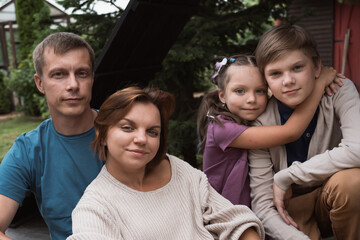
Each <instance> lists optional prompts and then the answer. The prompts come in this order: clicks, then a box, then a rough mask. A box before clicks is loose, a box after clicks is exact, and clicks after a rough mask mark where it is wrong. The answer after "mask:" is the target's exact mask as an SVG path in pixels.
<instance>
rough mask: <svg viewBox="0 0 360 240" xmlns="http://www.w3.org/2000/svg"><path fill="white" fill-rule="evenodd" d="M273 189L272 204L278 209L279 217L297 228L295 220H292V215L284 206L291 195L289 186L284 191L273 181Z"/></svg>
mask: <svg viewBox="0 0 360 240" xmlns="http://www.w3.org/2000/svg"><path fill="white" fill-rule="evenodd" d="M273 190H274V205H275V207H276V209H277V210H278V212H279V214H280V216H281V218H282V219H283V220H284V222H285V223H286V224H287V225H293V226H294V227H296V228H297V224H296V222H295V221H294V219H292V217H290V215H289V213H288V211H287V210H286V206H287V204H288V202H289V200H290V199H291V196H292V191H291V188H289V189H287V190H286V191H284V190H282V189H281V188H279V187H278V185H276V183H275V182H274V183H273Z"/></svg>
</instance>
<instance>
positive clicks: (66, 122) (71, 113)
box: [0, 32, 103, 239]
mask: <svg viewBox="0 0 360 240" xmlns="http://www.w3.org/2000/svg"><path fill="white" fill-rule="evenodd" d="M94 59H95V57H94V51H93V50H92V48H91V47H90V46H89V44H88V43H86V41H84V40H83V39H82V38H81V37H79V36H77V35H75V34H72V33H65V32H63V33H54V34H52V35H50V36H48V37H46V38H45V39H44V40H43V41H42V42H41V43H40V44H39V45H38V46H37V47H36V48H35V50H34V52H33V61H34V67H35V70H36V74H35V76H34V79H35V83H36V86H37V88H38V90H39V91H40V92H42V93H43V94H45V96H46V100H47V104H48V107H49V111H50V114H51V119H48V120H45V121H44V122H42V123H41V124H40V125H39V126H38V127H37V128H36V129H34V130H32V131H30V132H29V133H25V134H23V135H21V136H19V137H18V138H17V139H16V141H15V142H14V144H13V146H12V148H11V149H10V150H9V152H8V153H7V154H6V156H5V157H4V159H3V161H2V163H1V165H0V213H1V214H0V239H3V238H4V239H9V238H7V237H6V236H5V235H4V234H3V233H4V232H5V230H6V228H7V227H8V225H9V224H10V222H11V221H12V219H13V217H14V215H15V213H16V211H17V209H18V207H19V205H20V204H21V203H22V201H23V199H24V197H25V193H26V192H27V191H28V190H30V191H32V192H33V193H34V195H35V198H36V201H37V205H38V207H39V210H40V213H41V214H42V216H43V218H44V220H45V222H46V224H47V226H48V227H49V231H50V237H51V238H52V239H66V237H67V236H69V235H70V234H71V233H72V230H71V212H72V210H73V209H74V208H75V205H76V204H77V202H78V201H79V199H80V197H81V196H82V194H83V192H84V190H85V188H86V187H87V185H88V184H89V183H90V182H91V181H92V180H93V179H94V178H95V177H96V176H97V174H98V173H99V171H100V169H101V167H102V165H103V163H102V162H101V161H100V160H99V158H98V157H97V156H95V155H94V153H93V151H92V150H91V149H90V145H91V142H92V140H93V139H94V136H95V132H94V127H93V122H94V119H95V117H96V116H97V112H96V111H94V110H92V109H91V108H90V99H91V89H92V85H93V81H94V73H93V69H94Z"/></svg>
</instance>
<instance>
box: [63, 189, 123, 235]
mask: <svg viewBox="0 0 360 240" xmlns="http://www.w3.org/2000/svg"><path fill="white" fill-rule="evenodd" d="M90 195H91V194H90ZM72 228H73V234H72V235H71V236H70V237H68V238H67V240H99V239H107V240H122V239H123V238H122V237H120V236H121V233H120V230H119V229H120V228H119V226H116V224H115V221H114V220H113V218H112V217H111V215H110V214H109V213H107V212H106V211H105V210H104V208H102V207H101V206H99V205H98V203H97V202H96V201H91V199H90V200H89V199H86V198H85V199H84V198H83V199H81V200H80V202H79V204H78V205H77V206H76V208H75V209H74V211H73V213H72ZM119 237H120V238H119Z"/></svg>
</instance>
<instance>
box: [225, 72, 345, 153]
mask: <svg viewBox="0 0 360 240" xmlns="http://www.w3.org/2000/svg"><path fill="white" fill-rule="evenodd" d="M334 78H336V71H335V70H334V69H333V68H329V67H322V69H321V75H320V77H319V78H318V79H316V80H315V87H314V90H313V91H312V93H311V94H310V95H309V97H308V98H307V99H305V101H304V102H302V103H301V104H300V105H299V106H297V107H296V108H295V110H294V112H293V113H292V114H291V116H290V118H289V119H288V120H287V121H286V123H285V124H284V125H282V126H256V127H249V128H248V129H246V130H245V131H244V132H243V133H242V134H240V135H239V136H238V137H237V138H236V139H235V140H234V141H233V142H232V143H231V144H230V145H229V146H230V147H236V148H244V149H259V148H270V147H274V146H280V145H284V144H286V143H289V142H293V141H296V140H297V139H298V138H299V137H300V136H301V135H302V134H303V132H304V131H305V130H306V128H307V126H308V125H309V123H310V121H311V119H312V118H313V116H314V114H315V112H316V109H317V107H318V105H319V103H320V100H321V98H322V96H323V94H324V89H325V87H326V86H328V85H329V84H330V83H332V82H333V81H334ZM338 85H339V86H341V85H342V84H341V83H338Z"/></svg>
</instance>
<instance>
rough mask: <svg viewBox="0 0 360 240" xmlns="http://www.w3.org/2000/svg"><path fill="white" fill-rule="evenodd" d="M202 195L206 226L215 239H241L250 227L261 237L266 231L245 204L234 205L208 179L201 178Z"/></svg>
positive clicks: (262, 237)
mask: <svg viewBox="0 0 360 240" xmlns="http://www.w3.org/2000/svg"><path fill="white" fill-rule="evenodd" d="M200 197H201V205H202V211H203V221H204V226H205V228H206V229H207V230H208V231H209V232H210V233H211V234H212V235H213V236H214V237H215V239H220V240H222V239H224V240H225V239H230V240H231V239H239V238H240V236H241V234H242V233H243V232H244V231H245V230H246V229H248V228H251V227H252V228H254V229H255V231H256V232H257V233H258V234H259V236H260V238H261V239H264V237H265V232H264V229H263V227H262V224H261V222H260V220H259V219H258V218H257V217H256V215H255V214H254V213H253V212H252V211H251V210H250V209H249V208H248V207H247V206H244V205H233V204H232V203H230V202H229V201H228V200H227V199H225V198H224V197H222V196H221V195H220V194H219V193H217V192H216V191H215V190H214V189H213V188H212V187H211V186H210V184H209V182H208V181H207V178H206V176H203V177H202V178H201V180H200Z"/></svg>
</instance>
